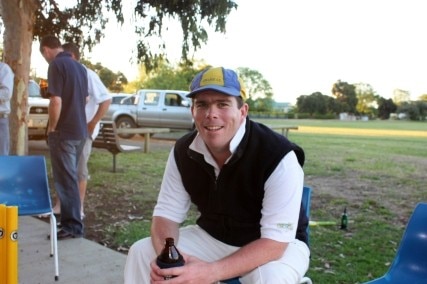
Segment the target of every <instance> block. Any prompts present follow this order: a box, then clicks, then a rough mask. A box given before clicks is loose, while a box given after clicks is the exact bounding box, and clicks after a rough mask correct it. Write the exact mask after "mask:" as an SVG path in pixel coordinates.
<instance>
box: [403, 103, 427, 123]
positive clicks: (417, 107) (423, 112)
mask: <svg viewBox="0 0 427 284" xmlns="http://www.w3.org/2000/svg"><path fill="white" fill-rule="evenodd" d="M397 112H398V113H405V114H407V116H408V118H409V119H410V120H415V121H426V120H427V102H426V101H421V100H420V101H413V102H402V103H401V105H400V106H398V107H397Z"/></svg>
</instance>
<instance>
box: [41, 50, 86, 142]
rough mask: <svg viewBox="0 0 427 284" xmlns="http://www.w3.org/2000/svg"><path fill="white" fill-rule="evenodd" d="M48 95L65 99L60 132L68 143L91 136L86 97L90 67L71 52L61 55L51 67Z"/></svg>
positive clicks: (60, 120)
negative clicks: (75, 57) (85, 65)
mask: <svg viewBox="0 0 427 284" xmlns="http://www.w3.org/2000/svg"><path fill="white" fill-rule="evenodd" d="M47 91H48V93H49V94H50V95H51V96H58V97H61V100H62V107H61V114H60V116H59V120H58V124H57V126H56V131H58V132H59V133H60V138H61V139H64V140H81V139H85V138H86V137H87V136H88V132H87V124H86V114H85V106H86V97H87V96H88V79H87V71H86V68H85V67H84V66H83V65H82V64H80V63H79V62H77V61H76V60H74V59H72V57H71V54H69V53H67V52H61V53H59V54H58V55H57V56H56V58H55V59H54V60H53V61H52V62H51V63H50V64H49V69H48V90H47Z"/></svg>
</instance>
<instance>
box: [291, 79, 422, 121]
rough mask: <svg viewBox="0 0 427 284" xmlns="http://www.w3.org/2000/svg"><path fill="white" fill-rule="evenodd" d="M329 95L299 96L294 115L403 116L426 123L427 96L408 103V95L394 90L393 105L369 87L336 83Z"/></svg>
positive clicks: (386, 117) (366, 85)
mask: <svg viewBox="0 0 427 284" xmlns="http://www.w3.org/2000/svg"><path fill="white" fill-rule="evenodd" d="M331 92H332V95H333V96H326V95H324V94H322V93H320V92H315V93H313V94H311V95H302V96H299V97H298V98H297V105H296V108H295V109H294V110H293V112H295V113H303V114H308V117H312V118H316V117H324V116H325V115H334V116H335V117H336V116H337V115H338V114H339V113H343V112H344V113H349V114H352V115H355V116H356V117H360V116H367V117H370V118H379V119H389V118H390V114H392V113H400V114H405V116H406V118H408V119H410V120H426V119H427V95H423V96H420V98H419V100H416V101H410V100H409V93H408V92H405V91H402V90H396V95H395V101H393V99H385V98H383V97H381V96H379V95H377V94H376V93H375V92H374V90H373V88H372V87H371V86H370V85H369V84H362V83H359V84H354V85H353V84H349V83H347V82H342V81H340V80H338V81H337V82H336V83H335V84H333V86H332V90H331Z"/></svg>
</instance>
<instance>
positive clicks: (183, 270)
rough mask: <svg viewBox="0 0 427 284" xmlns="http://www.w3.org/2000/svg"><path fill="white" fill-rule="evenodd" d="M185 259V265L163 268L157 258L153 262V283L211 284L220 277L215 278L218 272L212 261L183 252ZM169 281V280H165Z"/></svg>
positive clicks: (151, 275)
mask: <svg viewBox="0 0 427 284" xmlns="http://www.w3.org/2000/svg"><path fill="white" fill-rule="evenodd" d="M182 255H183V256H184V260H185V265H184V266H180V267H174V268H165V269H161V268H160V267H159V266H158V265H157V264H156V260H154V261H153V262H151V272H150V277H151V283H152V284H162V283H166V284H184V283H185V284H192V283H195V284H204V283H206V284H211V283H214V282H216V281H218V279H215V277H216V274H215V272H214V271H213V269H212V267H213V266H212V263H209V262H205V261H202V260H200V259H198V258H197V257H194V256H189V255H186V254H184V253H182ZM168 275H174V276H176V277H174V278H172V279H168V280H165V279H164V277H165V276H168ZM165 281H167V282H165Z"/></svg>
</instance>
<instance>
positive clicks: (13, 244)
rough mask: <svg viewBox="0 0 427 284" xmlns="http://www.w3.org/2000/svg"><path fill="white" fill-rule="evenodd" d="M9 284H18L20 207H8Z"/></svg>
mask: <svg viewBox="0 0 427 284" xmlns="http://www.w3.org/2000/svg"><path fill="white" fill-rule="evenodd" d="M6 213H7V214H6V219H7V220H6V222H7V223H6V243H7V278H6V280H7V281H6V283H7V284H18V206H7V207H6Z"/></svg>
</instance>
